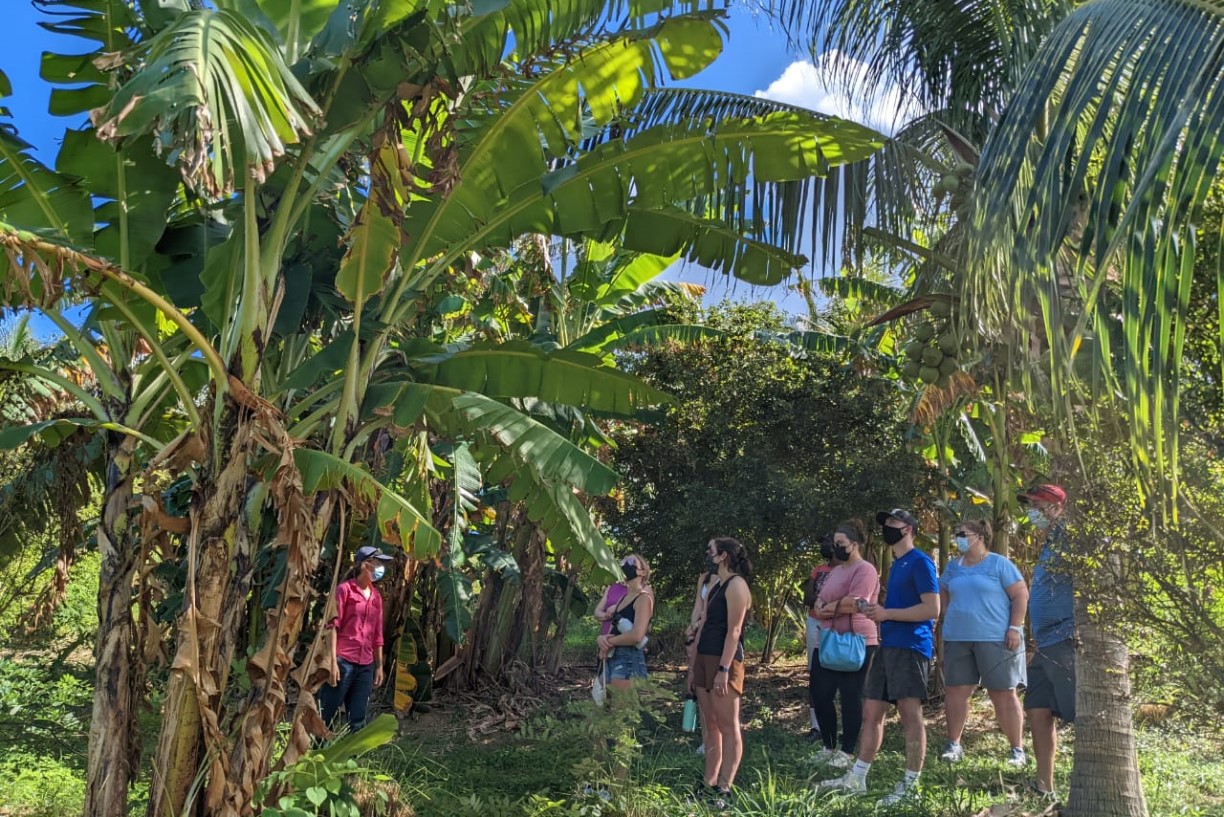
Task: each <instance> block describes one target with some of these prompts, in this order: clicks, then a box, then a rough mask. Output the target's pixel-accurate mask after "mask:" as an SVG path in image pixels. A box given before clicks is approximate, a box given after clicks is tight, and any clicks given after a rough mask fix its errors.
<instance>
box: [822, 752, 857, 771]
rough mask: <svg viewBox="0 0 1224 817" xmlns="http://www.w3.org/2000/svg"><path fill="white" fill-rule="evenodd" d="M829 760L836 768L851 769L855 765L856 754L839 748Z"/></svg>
mask: <svg viewBox="0 0 1224 817" xmlns="http://www.w3.org/2000/svg"><path fill="white" fill-rule="evenodd" d="M827 762H828V764H829V765H830V766H832V767H833V768H834V769H849V768H850V767H851V766H853V765H854V755H850V754H846V753H845V752H843V751H842V750H841V749H838V750H837V751H836V752H834V753H833V756H832V757H831V758H829V760H828V761H827Z"/></svg>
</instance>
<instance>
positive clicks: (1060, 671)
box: [1020, 485, 1075, 799]
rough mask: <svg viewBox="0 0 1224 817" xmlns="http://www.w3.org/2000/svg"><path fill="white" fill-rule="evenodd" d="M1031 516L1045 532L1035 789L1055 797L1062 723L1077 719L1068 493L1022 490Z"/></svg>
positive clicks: (1036, 627)
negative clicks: (1064, 519)
mask: <svg viewBox="0 0 1224 817" xmlns="http://www.w3.org/2000/svg"><path fill="white" fill-rule="evenodd" d="M1020 501H1021V502H1022V503H1024V504H1025V505H1027V506H1028V518H1029V521H1030V522H1031V523H1032V524H1033V527H1034V528H1036V529H1037V530H1038V531H1039V532H1041V533H1044V534H1045V542H1044V544H1043V545H1042V547H1041V554H1040V555H1039V556H1038V557H1037V565H1036V567H1034V568H1033V584H1032V588H1031V589H1030V591H1029V621H1030V622H1032V625H1033V640H1034V641H1035V642H1036V644H1037V649H1036V650H1035V651H1034V653H1033V659H1032V660H1031V661H1030V662H1029V666H1028V688H1027V689H1026V690H1025V691H1024V710H1025V713H1026V714H1027V715H1028V722H1029V729H1030V730H1031V731H1032V733H1033V756H1034V758H1035V759H1036V761H1037V781H1036V783H1035V784H1034V788H1035V789H1036V790H1037V792H1038V793H1039V794H1041V795H1042V796H1043V797H1047V798H1050V799H1053V798H1054V758H1055V757H1056V756H1057V754H1058V722H1057V721H1056V720H1055V719H1056V718H1059V719H1062V720H1063V721H1065V722H1067V723H1071V722H1073V721H1074V720H1075V593H1074V588H1073V586H1072V583H1071V567H1070V564H1069V561H1068V559H1067V556H1068V553H1067V528H1066V525H1064V524H1063V522H1062V519H1061V517H1062V515H1063V511H1064V509H1065V508H1066V505H1067V492H1066V491H1064V490H1063V489H1062V488H1061V487H1059V486H1057V485H1038V486H1037V487H1036V488H1033V489H1031V490H1029V491H1027V492H1025V493H1023V494H1021V495H1020Z"/></svg>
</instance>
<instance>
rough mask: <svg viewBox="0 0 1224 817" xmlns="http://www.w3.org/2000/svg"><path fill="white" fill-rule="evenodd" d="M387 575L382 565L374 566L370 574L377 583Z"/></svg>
mask: <svg viewBox="0 0 1224 817" xmlns="http://www.w3.org/2000/svg"><path fill="white" fill-rule="evenodd" d="M386 575H387V568H385V567H383V566H382V565H374V572H373V573H372V574H371V576H372V578H373V579H374V581H379V580H381V579H382V577H383V576H386Z"/></svg>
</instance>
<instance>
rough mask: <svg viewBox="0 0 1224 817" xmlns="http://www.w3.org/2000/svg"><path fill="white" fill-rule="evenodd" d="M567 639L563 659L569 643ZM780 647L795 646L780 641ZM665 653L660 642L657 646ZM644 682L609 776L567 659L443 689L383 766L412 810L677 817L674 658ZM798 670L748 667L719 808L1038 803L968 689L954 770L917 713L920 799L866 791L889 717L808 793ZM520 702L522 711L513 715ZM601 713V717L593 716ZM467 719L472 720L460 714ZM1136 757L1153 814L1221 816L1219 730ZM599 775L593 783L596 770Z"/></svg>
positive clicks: (815, 810)
mask: <svg viewBox="0 0 1224 817" xmlns="http://www.w3.org/2000/svg"><path fill="white" fill-rule="evenodd" d="M588 643H589V642H588ZM580 644H581V641H580V640H579V638H578V636H575V639H574V646H575V651H576V652H575V658H577V657H578V656H579V655H580V654H581V653H579V652H577V650H579V648H580V646H579V645H580ZM790 646H791V647H792V648H793V647H794V646H795V645H790ZM664 649H665V651H667V649H668V647H666V646H665V648H664ZM653 666H654V670H652V671H653V681H654V684H653V685H652V686H654V687H657V688H658V689H660V690H661V693H660V695H661V697H659V698H658V699H657V700H654V701H652V702H651V703H649V704H648V705H647V707H648V709H649V710H650V714H648V715H647V716H646V717H645V718H644V719H643V721H642V723H641V725H640V726H639V727H638V728H637V729H636V731H635V733H634V737H635V738H636V744H637V749H636V752H635V755H636V756H635V757H634V759H633V761H632V765H631V769H630V772H629V774H628V776H627V777H626V778H625V779H623V780H617V779H616V775H615V774H610V773H608V771H607V770H608V768H609V766H610V764H600V763H599V762H597V760H596V759H595V757H594V751H593V747H594V746H596V745H600V743H599V742H598V741H596V740H595V738H594V735H593V730H594V729H599V728H602V729H604V730H607V731H605V732H603V734H604V735H607V734H616V730H617V724H616V723H615V720H616V719H615V717H612V718H610V720H612V721H613V722H612V723H607V722H605V723H603V724H593V722H592V710H593V706H591V704H590V699H589V695H588V694H587V692H586V684H588V683H589V672H588V670H587V669H586V668H585V667H582V666H581V664H579V665H578V666H571V668H570V669H569V670H568V671H567V672H566V674H565V677H564V678H563V679H561V680H560V682H559V683H558V684H557V685H556V687H555V688H553V689H550V690H549V691H548V692H547V693H546V694H545V695H543V696H542V697H541V698H538V699H526V698H521V697H520V698H519V699H514V698H510V697H509V696H504V697H502V698H501V699H500V700H492V699H487V700H481V699H476V698H470V699H468V698H465V699H453V700H447V699H445V698H443V699H442V700H440V701H439V702H438V705H437V706H436V707H435V708H434V709H433V710H432V711H431V712H430V713H429V714H427V715H424V716H422V717H421V718H420V719H418V720H417V721H415V723H406V724H405V726H404V732H405V734H404V737H403V738H402V739H401V740H400V742H399V743H398V744H397V745H396V746H394V747H391V748H390V749H388V750H386V751H384V752H383V753H381V754H380V755H379V757H378V758H377V761H376V765H378V766H381V767H382V768H384V769H385V770H386V771H387V772H388V773H389V774H391V775H392V776H393V777H395V778H396V779H397V780H399V781H400V783H401V785H402V786H404V788H405V789H406V790H407V792H408V794H409V799H410V800H411V802H412V803H413V804H414V806H415V808H416V810H417V814H418V815H419V817H484V816H485V815H488V816H489V817H493V815H498V817H515V816H516V815H522V816H523V817H544V815H557V816H558V817H560V816H561V815H573V817H580V816H581V817H594V815H624V816H625V817H680V815H696V814H704V813H705V811H704V809H703V808H701V807H698V806H694V805H691V804H688V803H687V802H686V795H687V794H688V792H689V791H691V789H692V788H693V786H694V784H695V783H696V782H697V781H698V779H699V777H700V774H701V768H702V765H701V764H702V759H701V758H700V757H699V756H698V755H697V754H696V753H695V751H694V750H695V749H696V746H697V744H698V742H699V738H698V737H697V736H695V735H690V734H686V733H684V732H682V731H680V709H681V702H680V700H679V699H678V697H677V696H676V695H675V693H676V692H678V691H679V689H680V684H681V680H680V676H679V674H678V667H677V666H674V665H673V666H670V667H663V668H661V669H660V668H659V662H657V661H656V662H655V664H654V665H653ZM805 682H806V674H805V673H804V671H803V667H802V660H801V658H800V657H799V656H798V655H796V654H791V655H790V656H788V657H784V658H783V659H781V660H780V661H779V662H778V663H777V664H776V665H775V666H773V667H769V668H760V667H757V668H753V669H751V670H750V673H749V677H748V681H747V684H748V689H747V694H746V696H745V699H744V715H743V718H744V721H745V724H746V728H745V744H746V747H745V758H744V763H743V766H742V768H741V772H740V777H739V780H738V785H737V788H738V789H739V792H738V795H737V798H736V802H735V805H734V807H733V810H732V812H731V813H733V814H740V815H817V814H819V815H830V817H853V816H854V815H867V814H906V815H910V816H911V817H923V815H930V817H935V815H941V816H942V815H948V817H958V816H959V815H979V814H982V813H983V812H984V811H985V810H987V809H989V808H990V807H991V806H1001V807H1000V808H996V810H994V811H990V812H989V814H990V815H991V817H995V815H1019V814H1024V813H1033V814H1036V813H1039V812H1041V811H1043V810H1044V809H1045V805H1046V804H1043V803H1039V802H1038V801H1036V800H1034V799H1031V798H1027V797H1025V796H1024V792H1025V790H1026V788H1027V785H1028V783H1029V781H1030V780H1031V779H1032V777H1031V775H1032V767H1031V764H1030V768H1029V770H1028V771H1026V772H1017V771H1016V770H1014V769H1011V768H1009V767H1008V766H1006V765H1005V764H1004V763H1003V758H1004V754H1005V751H1006V749H1007V746H1006V745H1005V741H1004V740H1003V738H1002V737H1001V736H1000V735H999V734H998V733H997V731H995V730H994V728H993V723H992V721H991V718H992V715H991V712H990V705H989V701H988V700H987V699H985V697H984V696H982V697H979V698H975V700H974V704H973V707H974V708H973V712H972V716H971V719H970V728H969V732H968V734H967V735H966V738H965V747H966V759H965V761H964V762H963V763H961V764H958V765H957V766H955V767H950V766H947V765H946V764H942V763H940V762H939V761H938V760H937V759H936V758H937V756H938V753H939V751H940V750H941V749H942V746H943V741H944V727H943V723H942V718H941V716H940V713H939V712H938V711H931V712H930V713H929V715H930V717H929V722H928V743H929V746H928V764H927V768H926V771H925V772H924V775H923V780H924V789H925V796H924V801H923V803H922V805H921V807H918V808H915V807H914V806H912V805H911V806H908V807H906V808H905V809H903V810H901V809H897V810H893V811H887V810H884V809H880V810H877V809H876V808H875V806H874V803H875V801H876V799H878V798H879V797H880V796H882V795H884V794H886V793H888V792H889V791H891V790H892V787H893V785H894V784H895V783H896V782H897V780H899V779H900V777H901V773H902V769H903V765H904V757H903V754H902V749H903V747H902V743H901V737H900V726H899V724H898V723H897V722H896V720H895V718H894V719H891V720H890V721H889V724H888V727H887V730H886V737H885V745H884V749H883V751H882V753H881V755H880V757H879V758H878V760H877V761H876V763H875V764H874V765H873V767H872V771H871V774H870V776H869V784H870V786H871V791H870V794H869V796H868V797H866V798H848V797H839V796H836V795H832V794H817V793H815V792H814V791H813V789H812V785H811V783H812V781H813V780H820V779H824V778H826V777H833V776H836V775H837V774H838V772H836V771H834V770H830V769H827V768H820V767H816V766H813V765H812V764H811V763H810V762H809V758H810V757H811V755H812V754H813V747H812V746H811V744H809V743H808V742H807V741H806V739H805V733H806V731H807V721H808V716H807V705H806V699H805V697H804V695H805V693H804V684H805ZM528 712H530V714H526V713H528ZM605 720H608V716H605ZM474 724H476V725H478V728H473V725H474ZM1062 738H1063V741H1064V747H1065V749H1066V750H1067V751H1066V752H1064V753H1063V754H1062V756H1061V762H1060V763H1059V767H1058V771H1057V778H1058V786H1059V789H1060V790H1061V791H1064V792H1065V790H1066V786H1067V775H1068V774H1069V771H1070V758H1071V754H1070V753H1071V750H1072V747H1073V744H1074V734H1073V731H1071V730H1064V734H1063V736H1062ZM1140 749H1141V765H1142V770H1143V775H1144V783H1145V787H1146V791H1147V795H1148V801H1149V804H1150V807H1151V814H1152V815H1153V817H1166V816H1168V817H1172V815H1194V816H1196V817H1224V743H1222V742H1221V738H1220V736H1218V735H1215V736H1211V735H1196V734H1193V733H1191V732H1188V731H1186V730H1184V729H1180V730H1179V729H1176V728H1173V727H1171V726H1162V727H1157V728H1153V727H1148V728H1145V729H1144V730H1142V731H1141V733H1140ZM601 780H602V781H603V782H600V781H601ZM588 782H594V783H595V784H596V786H600V787H604V786H606V788H607V789H609V790H610V793H611V801H609V802H605V801H604V800H601V799H599V798H598V797H596V796H593V795H585V796H584V795H583V794H582V793H581V791H582V789H583V787H584V784H586V783H588Z"/></svg>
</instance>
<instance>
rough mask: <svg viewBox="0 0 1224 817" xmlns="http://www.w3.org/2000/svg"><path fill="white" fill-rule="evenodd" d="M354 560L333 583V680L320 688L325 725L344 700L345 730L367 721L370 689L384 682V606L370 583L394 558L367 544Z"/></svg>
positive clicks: (359, 549) (329, 625)
mask: <svg viewBox="0 0 1224 817" xmlns="http://www.w3.org/2000/svg"><path fill="white" fill-rule="evenodd" d="M353 561H354V565H353V569H352V570H350V571H349V573H348V575H347V576H346V577H345V579H344V581H342V582H340V584H338V585H336V617H335V618H333V619H332V620H331V621H329V622H328V623H327V625H326V626H328V627H330V628H332V629H334V630H335V631H336V637H335V639H333V641H332V643H333V644H334V645H335V646H334V650H335V652H334V653H333V654H332V666H331V684H329V685H328V686H325V687H323V688H322V689H320V690H319V704H320V707H321V709H322V713H321V714H322V715H323V722H324V723H326V724H327V725H328V727H329V728H330V727H331V722H332V719H333V718H335V717H336V712H337V710H339V709H340V705H341V704H344V708H345V710H346V711H347V712H348V722H349V729H350V730H352V731H354V732H355V731H357V730H358V729H360V728H361V727H362V726H363V725H365V720H366V709H367V708H368V706H369V703H370V692H371V691H372V690H373V688H374V687H379V686H382V682H383V665H382V661H383V659H382V652H383V651H382V647H383V604H382V596H381V595H379V593H378V589H377V588H375V587H374V582H376V581H378V580H379V579H381V578H382V577H383V575H384V574H385V573H386V570H387V567H386V565H385V564H384V563H385V562H390V561H392V557H390V556H388V555H387V554H385V553H383V552H382V551H381V550H379V549H378V548H376V547H372V546H370V545H366V546H364V547H360V548H357V555H356V556H355V557H354V559H353Z"/></svg>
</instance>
